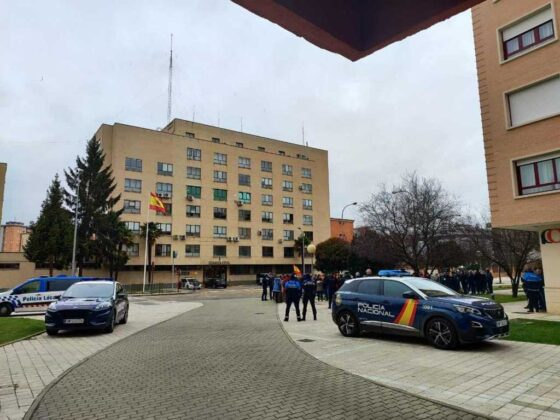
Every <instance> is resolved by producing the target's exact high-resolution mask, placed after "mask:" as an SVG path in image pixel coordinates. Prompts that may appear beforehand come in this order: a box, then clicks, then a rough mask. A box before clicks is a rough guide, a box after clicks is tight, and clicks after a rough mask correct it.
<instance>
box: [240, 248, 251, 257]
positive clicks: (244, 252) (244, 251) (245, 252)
mask: <svg viewBox="0 0 560 420" xmlns="http://www.w3.org/2000/svg"><path fill="white" fill-rule="evenodd" d="M239 256H240V257H250V256H251V247H250V246H243V245H241V246H240V247H239Z"/></svg>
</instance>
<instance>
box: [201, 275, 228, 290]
mask: <svg viewBox="0 0 560 420" xmlns="http://www.w3.org/2000/svg"><path fill="white" fill-rule="evenodd" d="M204 286H206V287H207V288H209V289H217V288H218V287H223V288H224V289H225V288H226V287H227V280H226V279H223V278H221V277H210V278H208V279H206V280H204Z"/></svg>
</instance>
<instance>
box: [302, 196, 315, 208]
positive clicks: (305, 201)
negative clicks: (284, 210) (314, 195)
mask: <svg viewBox="0 0 560 420" xmlns="http://www.w3.org/2000/svg"><path fill="white" fill-rule="evenodd" d="M303 209H304V210H313V200H309V199H305V198H304V199H303Z"/></svg>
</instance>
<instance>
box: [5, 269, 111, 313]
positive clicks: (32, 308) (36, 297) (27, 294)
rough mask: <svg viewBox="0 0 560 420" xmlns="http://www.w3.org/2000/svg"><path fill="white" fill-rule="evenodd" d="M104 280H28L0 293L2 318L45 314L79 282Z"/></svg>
mask: <svg viewBox="0 0 560 420" xmlns="http://www.w3.org/2000/svg"><path fill="white" fill-rule="evenodd" d="M88 280H103V279H99V278H97V277H77V276H65V275H63V274H61V275H59V276H55V277H49V276H41V277H35V278H31V279H29V280H26V281H25V282H23V283H22V284H20V285H19V286H16V287H14V288H13V289H11V290H8V291H6V292H2V293H0V316H9V315H10V314H11V313H12V312H44V311H46V309H47V307H48V306H49V304H50V303H51V302H54V301H55V300H57V299H58V298H59V297H60V295H62V293H63V292H64V291H65V290H66V289H68V288H69V287H70V286H72V285H73V284H74V283H76V282H79V281H88Z"/></svg>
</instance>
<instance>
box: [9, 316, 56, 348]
mask: <svg viewBox="0 0 560 420" xmlns="http://www.w3.org/2000/svg"><path fill="white" fill-rule="evenodd" d="M44 330H45V323H44V321H40V320H37V319H27V318H15V317H7V318H0V345H2V344H5V343H9V342H11V341H16V340H19V339H21V338H24V337H27V336H29V335H33V334H36V333H38V332H41V331H44Z"/></svg>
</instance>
